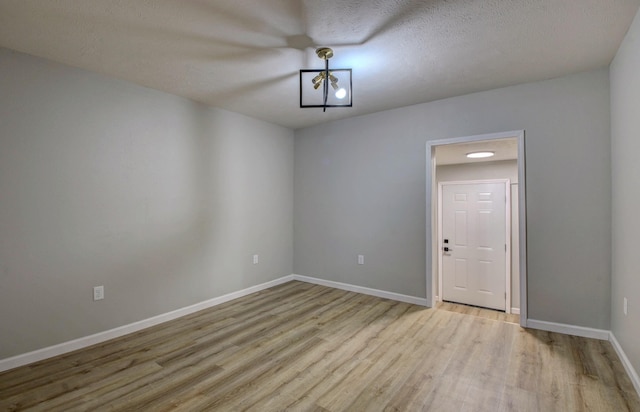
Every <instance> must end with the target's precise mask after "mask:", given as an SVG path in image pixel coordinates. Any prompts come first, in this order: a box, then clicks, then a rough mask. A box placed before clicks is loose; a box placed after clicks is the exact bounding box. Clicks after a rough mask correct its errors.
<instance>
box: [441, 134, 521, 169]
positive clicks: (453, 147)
mask: <svg viewBox="0 0 640 412" xmlns="http://www.w3.org/2000/svg"><path fill="white" fill-rule="evenodd" d="M480 151H489V152H493V153H495V154H494V156H492V157H487V158H483V159H469V158H467V153H471V152H480ZM435 156H436V164H437V165H439V166H443V165H452V164H459V163H479V162H496V161H500V160H514V159H517V158H518V139H516V138H508V139H494V140H483V141H479V142H469V143H456V144H447V145H441V146H436V154H435Z"/></svg>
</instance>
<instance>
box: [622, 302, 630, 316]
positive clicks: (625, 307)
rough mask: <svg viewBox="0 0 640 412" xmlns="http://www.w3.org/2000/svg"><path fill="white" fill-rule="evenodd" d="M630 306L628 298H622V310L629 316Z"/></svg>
mask: <svg viewBox="0 0 640 412" xmlns="http://www.w3.org/2000/svg"><path fill="white" fill-rule="evenodd" d="M628 306H629V301H628V300H627V298H624V299H622V311H623V312H624V315H625V316H627V308H628Z"/></svg>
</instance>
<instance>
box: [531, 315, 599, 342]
mask: <svg viewBox="0 0 640 412" xmlns="http://www.w3.org/2000/svg"><path fill="white" fill-rule="evenodd" d="M527 327H529V328H531V329H539V330H545V331H547V332H557V333H562V334H565V335H573V336H581V337H583V338H593V339H600V340H609V331H608V330H604V329H594V328H587V327H584V326H575V325H567V324H566V323H555V322H546V321H544V320H535V319H529V320H528V321H527Z"/></svg>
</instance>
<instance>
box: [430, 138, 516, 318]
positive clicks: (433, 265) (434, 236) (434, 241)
mask: <svg viewBox="0 0 640 412" xmlns="http://www.w3.org/2000/svg"><path fill="white" fill-rule="evenodd" d="M508 138H515V139H516V140H517V142H518V240H519V246H520V247H519V250H518V255H519V261H520V326H522V327H526V326H527V321H528V310H527V213H526V193H527V190H526V173H525V170H526V168H525V131H524V130H514V131H508V132H500V133H489V134H480V135H473V136H463V137H454V138H448V139H438V140H429V141H427V142H426V225H425V226H426V240H427V247H426V250H425V265H426V274H425V276H426V289H427V290H426V301H427V302H426V303H427V306H429V307H433V305H434V304H435V301H436V300H435V296H436V288H435V280H436V276H434V273H437V262H435V261H434V259H433V257H434V256H437V255H436V254H435V253H437V251H438V233H437V230H436V228H437V218H438V217H437V214H436V210H437V205H436V203H435V202H436V201H437V198H438V197H437V193H436V190H437V185H436V184H435V170H436V162H435V148H436V147H437V146H441V145H448V144H457V143H468V142H480V141H485V140H494V139H508Z"/></svg>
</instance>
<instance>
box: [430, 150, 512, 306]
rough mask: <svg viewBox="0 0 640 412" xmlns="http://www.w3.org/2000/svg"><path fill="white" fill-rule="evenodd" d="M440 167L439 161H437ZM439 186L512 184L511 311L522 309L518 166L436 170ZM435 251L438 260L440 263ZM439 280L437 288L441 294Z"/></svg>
mask: <svg viewBox="0 0 640 412" xmlns="http://www.w3.org/2000/svg"><path fill="white" fill-rule="evenodd" d="M436 164H437V159H436ZM435 179H436V183H440V182H452V181H460V180H481V179H509V180H510V182H511V308H513V309H518V310H519V309H520V253H519V245H520V243H519V242H518V236H519V232H518V162H517V160H502V161H494V162H477V163H466V164H453V165H442V166H438V167H436V177H435ZM435 253H438V250H437V248H434V254H433V256H434V259H435V261H436V262H437V260H438V259H436V258H435V257H436V256H437V255H436V254H435ZM434 277H435V278H436V282H435V285H436V286H435V288H436V290H438V286H437V285H438V281H437V276H434Z"/></svg>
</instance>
